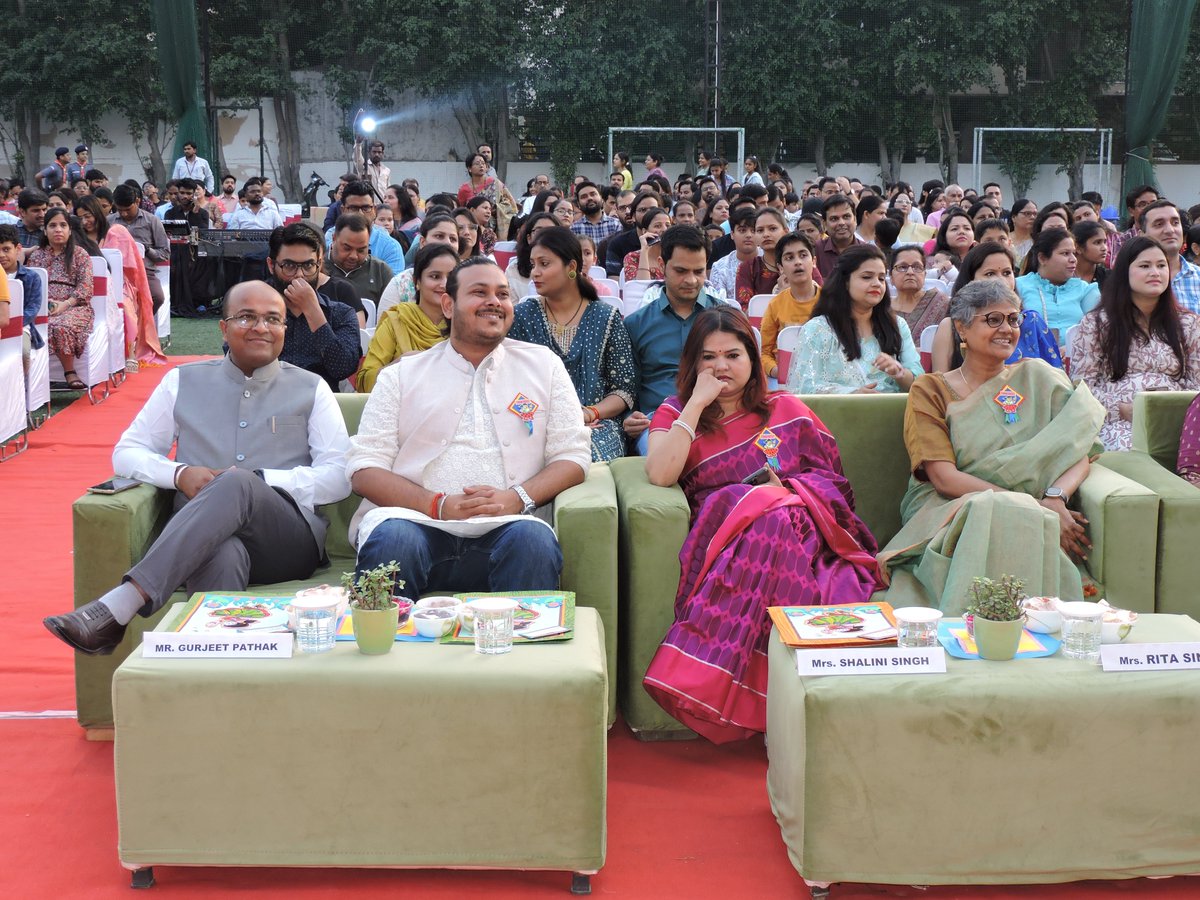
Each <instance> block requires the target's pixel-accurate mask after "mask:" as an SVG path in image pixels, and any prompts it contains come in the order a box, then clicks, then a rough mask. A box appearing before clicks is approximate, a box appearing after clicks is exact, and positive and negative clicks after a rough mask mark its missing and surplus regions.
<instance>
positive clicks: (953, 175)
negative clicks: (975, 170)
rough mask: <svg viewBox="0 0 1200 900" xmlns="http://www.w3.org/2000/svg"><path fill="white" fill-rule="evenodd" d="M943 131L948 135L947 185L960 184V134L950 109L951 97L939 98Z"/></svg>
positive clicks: (943, 96)
mask: <svg viewBox="0 0 1200 900" xmlns="http://www.w3.org/2000/svg"><path fill="white" fill-rule="evenodd" d="M939 105H940V107H941V116H942V130H943V131H944V132H945V134H946V183H947V184H958V132H957V131H955V129H954V112H953V110H951V109H950V95H949V94H942V96H941V97H940V98H939Z"/></svg>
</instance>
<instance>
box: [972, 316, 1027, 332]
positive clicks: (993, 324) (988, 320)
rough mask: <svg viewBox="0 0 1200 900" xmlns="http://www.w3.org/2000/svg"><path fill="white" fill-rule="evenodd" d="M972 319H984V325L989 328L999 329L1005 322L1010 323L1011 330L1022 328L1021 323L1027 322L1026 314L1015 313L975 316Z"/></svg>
mask: <svg viewBox="0 0 1200 900" xmlns="http://www.w3.org/2000/svg"><path fill="white" fill-rule="evenodd" d="M971 318H973V319H983V323H984V324H985V325H987V327H988V328H999V327H1000V326H1001V325H1003V324H1004V323H1005V322H1007V323H1008V327H1009V328H1020V327H1021V323H1022V322H1024V321H1025V313H1024V312H1015V313H1009V314H1008V315H1005V314H1004V313H998V312H990V313H988V314H987V315H986V316H980V315H975V316H972V317H971Z"/></svg>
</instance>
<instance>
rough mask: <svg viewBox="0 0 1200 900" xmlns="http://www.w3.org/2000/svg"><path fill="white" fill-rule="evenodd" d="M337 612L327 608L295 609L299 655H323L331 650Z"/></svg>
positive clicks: (305, 607)
mask: <svg viewBox="0 0 1200 900" xmlns="http://www.w3.org/2000/svg"><path fill="white" fill-rule="evenodd" d="M336 626H337V610H336V609H331V608H330V607H328V606H300V607H297V608H296V646H298V647H299V648H300V652H301V653H325V652H327V651H329V650H332V649H333V642H334V629H335V628H336Z"/></svg>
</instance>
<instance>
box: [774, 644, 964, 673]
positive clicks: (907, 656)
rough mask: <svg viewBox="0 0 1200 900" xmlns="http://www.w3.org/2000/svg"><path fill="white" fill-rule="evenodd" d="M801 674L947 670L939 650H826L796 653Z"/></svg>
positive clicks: (937, 648) (833, 648) (944, 652)
mask: <svg viewBox="0 0 1200 900" xmlns="http://www.w3.org/2000/svg"><path fill="white" fill-rule="evenodd" d="M796 669H797V671H799V673H800V674H801V675H937V674H941V673H944V672H945V671H946V651H945V650H943V649H942V648H941V647H921V648H919V649H915V650H907V649H906V650H901V649H899V648H897V647H827V648H822V649H819V650H797V651H796Z"/></svg>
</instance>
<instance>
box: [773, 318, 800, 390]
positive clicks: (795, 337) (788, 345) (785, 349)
mask: <svg viewBox="0 0 1200 900" xmlns="http://www.w3.org/2000/svg"><path fill="white" fill-rule="evenodd" d="M802 327H803V326H801V325H789V326H788V327H787V328H784V329H783V330H781V331H780V332H779V336H778V337H777V338H775V363H776V365H777V366H778V367H779V376H778V378H777V380H778V381H779V386H780V387H786V386H787V380H788V368H789V367H790V366H791V364H792V354H793V353H794V352H795V351H796V346H797V345H798V344H799V343H800V329H801V328H802Z"/></svg>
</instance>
